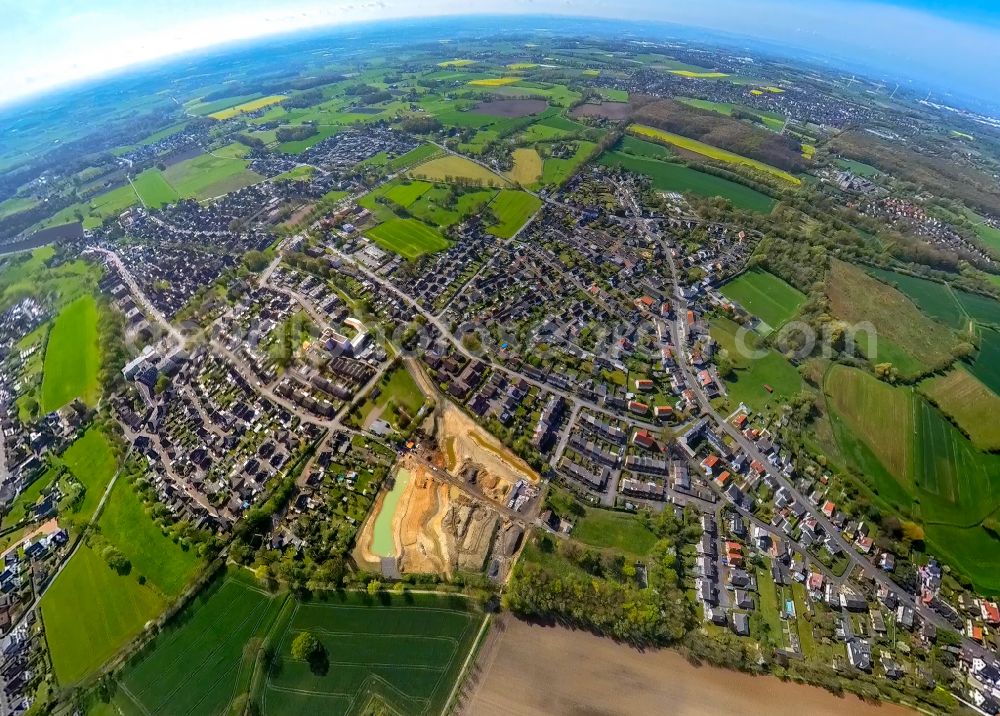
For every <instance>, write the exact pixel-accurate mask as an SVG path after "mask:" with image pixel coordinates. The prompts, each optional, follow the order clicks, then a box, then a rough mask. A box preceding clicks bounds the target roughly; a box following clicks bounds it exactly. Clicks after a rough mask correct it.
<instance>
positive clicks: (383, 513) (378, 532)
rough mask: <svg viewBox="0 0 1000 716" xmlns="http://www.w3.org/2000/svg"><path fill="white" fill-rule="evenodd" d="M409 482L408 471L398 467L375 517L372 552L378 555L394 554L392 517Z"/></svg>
mask: <svg viewBox="0 0 1000 716" xmlns="http://www.w3.org/2000/svg"><path fill="white" fill-rule="evenodd" d="M409 482H410V471H409V470H403V469H400V470H399V471H398V472H397V473H396V484H394V485H393V486H392V490H391V491H390V492H389V494H388V495H386V496H385V499H384V500H382V509H381V510H379V513H378V516H377V517H376V518H375V528H374V532H375V538H374V539H373V540H372V553H373V554H376V555H378V556H379V557H392V556H394V555H395V554H396V541H395V540H394V539H393V538H392V519H393V517H395V516H396V508H397V507H399V498H400V497H401V496H402V494H403V490H405V489H406V486H407V485H408V484H409Z"/></svg>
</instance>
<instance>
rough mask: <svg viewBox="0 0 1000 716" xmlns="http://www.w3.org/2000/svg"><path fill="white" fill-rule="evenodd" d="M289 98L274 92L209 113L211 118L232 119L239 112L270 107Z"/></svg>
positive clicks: (244, 112) (243, 112)
mask: <svg viewBox="0 0 1000 716" xmlns="http://www.w3.org/2000/svg"><path fill="white" fill-rule="evenodd" d="M284 99H287V98H286V97H285V95H283V94H272V95H269V96H267V97H261V98H259V99H252V100H250V101H249V102H243V103H242V104H238V105H236V106H235V107H229V108H228V109H223V110H219V111H218V112H213V113H212V114H210V115H208V116H209V117H210V118H211V119H218V120H223V119H232V118H233V117H235V116H237V115H239V114H246V113H247V112H256V111H257V110H258V109H263V108H264V107H270V106H271V105H272V104H277V103H278V102H281V101H282V100H284Z"/></svg>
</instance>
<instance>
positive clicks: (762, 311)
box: [720, 270, 806, 330]
mask: <svg viewBox="0 0 1000 716" xmlns="http://www.w3.org/2000/svg"><path fill="white" fill-rule="evenodd" d="M720 290H721V291H722V294H723V295H724V296H726V297H727V298H729V299H731V300H733V301H736V302H737V303H739V304H740V305H741V306H742V307H743V308H744V309H746V310H747V311H749V312H750V313H752V314H753V315H755V316H757V317H758V318H759V319H761V320H762V321H764V323H766V324H767V325H768V326H769V327H770V328H771V329H772V330H777V329H778V328H781V326H783V325H784V324H785V323H787V322H788V321H789V320H790V319H791V318H792V316H794V315H795V314H796V312H797V311H798V310H799V308H801V307H802V305H803V304H804V303H805V302H806V296H805V294H804V293H802V292H801V291H799V290H798V289H796V288H793V287H792V286H790V285H788V284H787V283H785V282H784V281H782V280H781V279H780V278H778V277H777V276H775V275H774V274H771V273H767V272H766V271H756V270H754V271H748V272H746V273H743V274H741V275H740V276H738V277H737V278H735V279H733V280H732V281H729V282H727V283H725V284H724V285H723V286H722V288H721V289H720Z"/></svg>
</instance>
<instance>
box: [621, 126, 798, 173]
mask: <svg viewBox="0 0 1000 716" xmlns="http://www.w3.org/2000/svg"><path fill="white" fill-rule="evenodd" d="M629 131H630V132H632V133H633V134H636V135H638V136H640V137H642V138H645V139H652V140H653V141H655V142H662V143H664V144H670V145H672V146H675V147H677V148H679V149H683V150H685V151H688V152H693V153H695V154H700V155H702V156H704V157H706V158H708V159H712V160H715V161H720V162H725V163H727V164H736V165H739V166H744V167H748V168H750V169H753V170H755V171H758V172H761V173H762V174H766V175H768V176H772V177H775V178H777V179H781V180H783V181H786V182H788V183H789V184H795V185H799V184H801V183H802V180H801V179H799V178H798V177H796V176H793V175H792V174H789V173H788V172H786V171H784V170H783V169H778V168H777V167H772V166H771V165H770V164H764V162H759V161H757V160H756V159H750V158H748V157H743V156H740V155H739V154H734V153H733V152H729V151H726V150H725V149H719V148H718V147H713V146H712V145H711V144H705V143H704V142H699V141H698V140H696V139H688V138H687V137H682V136H681V135H679V134H674V133H673V132H665V131H663V130H662V129H656V128H655V127H647V126H646V125H644V124H633V125H632V126H630V127H629Z"/></svg>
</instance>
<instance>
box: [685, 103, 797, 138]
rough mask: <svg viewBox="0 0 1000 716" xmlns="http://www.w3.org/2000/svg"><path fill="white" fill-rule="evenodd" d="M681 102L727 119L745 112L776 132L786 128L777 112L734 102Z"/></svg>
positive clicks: (783, 119) (783, 120)
mask: <svg viewBox="0 0 1000 716" xmlns="http://www.w3.org/2000/svg"><path fill="white" fill-rule="evenodd" d="M677 100H678V101H679V102H683V103H684V104H686V105H690V106H691V107H697V108H698V109H707V110H709V111H711V112H717V113H718V114H724V115H726V116H727V117H730V116H732V114H733V112H734V111H739V112H744V113H746V114H752V115H754V116H755V117H759V118H760V120H761V123H762V124H763V125H764V126H765V127H767V128H768V129H771V130H774V131H775V132H780V131H781V130H782V128H784V126H785V118H784V117H782V116H781V115H780V114H778V113H777V112H765V111H763V110H759V109H754V108H753V107H747V106H745V105H741V104H734V103H732V102H712V101H710V100H705V99H692V98H690V97H678V98H677Z"/></svg>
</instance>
